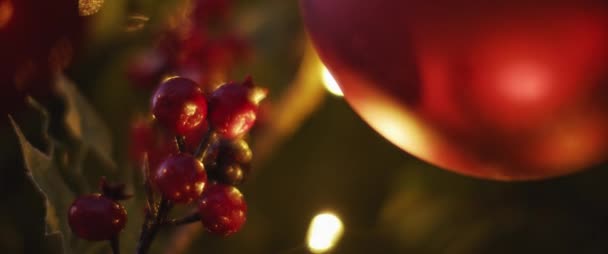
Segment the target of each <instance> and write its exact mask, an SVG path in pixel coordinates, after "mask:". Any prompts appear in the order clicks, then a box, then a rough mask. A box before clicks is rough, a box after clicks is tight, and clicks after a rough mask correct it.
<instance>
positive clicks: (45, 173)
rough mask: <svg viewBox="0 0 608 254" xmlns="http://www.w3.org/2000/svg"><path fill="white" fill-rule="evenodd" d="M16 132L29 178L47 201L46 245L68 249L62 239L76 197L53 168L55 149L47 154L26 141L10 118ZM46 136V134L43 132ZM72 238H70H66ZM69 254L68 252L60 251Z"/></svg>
mask: <svg viewBox="0 0 608 254" xmlns="http://www.w3.org/2000/svg"><path fill="white" fill-rule="evenodd" d="M9 120H10V122H11V124H12V126H13V130H14V131H15V134H16V135H17V138H18V140H19V145H20V148H21V153H22V156H23V162H24V165H25V167H26V169H27V177H28V180H30V181H31V182H32V183H33V185H34V186H36V188H37V190H38V192H40V193H41V194H42V195H43V197H44V199H45V201H46V223H47V226H48V227H47V230H46V237H45V244H47V243H54V244H52V246H55V247H56V248H62V247H61V246H68V244H67V243H68V239H67V238H68V237H63V236H62V234H63V233H64V232H69V229H68V223H67V216H65V215H64V214H65V212H66V211H67V209H68V207H69V205H70V202H71V201H72V200H73V199H74V194H73V193H72V192H71V191H70V190H69V189H68V187H67V186H66V185H65V182H64V180H63V178H62V177H61V175H60V173H59V171H58V170H57V169H56V168H55V167H54V166H53V159H52V155H53V150H54V149H53V145H52V144H50V145H49V149H48V150H49V151H48V154H46V153H44V152H42V151H40V150H39V149H38V148H36V147H34V146H33V145H32V144H31V143H30V142H29V141H28V140H27V139H26V137H25V135H24V134H23V132H22V131H21V129H20V128H19V125H18V124H17V123H16V122H15V121H14V119H13V118H12V117H11V116H9ZM43 131H44V132H46V130H43ZM67 236H69V234H68V235H67ZM57 239H62V241H61V244H56V241H57ZM59 252H60V253H66V250H60V249H59Z"/></svg>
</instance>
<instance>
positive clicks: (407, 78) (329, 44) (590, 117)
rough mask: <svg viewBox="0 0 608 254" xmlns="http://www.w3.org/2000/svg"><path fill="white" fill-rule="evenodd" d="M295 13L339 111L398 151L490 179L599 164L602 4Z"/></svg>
mask: <svg viewBox="0 0 608 254" xmlns="http://www.w3.org/2000/svg"><path fill="white" fill-rule="evenodd" d="M300 3H301V7H302V8H301V9H302V14H303V17H304V20H305V23H306V27H307V29H308V32H309V34H310V35H311V38H312V41H313V42H314V44H315V47H316V49H317V51H318V53H319V55H320V56H321V58H322V60H323V62H324V63H325V64H326V65H327V67H328V68H329V69H330V71H331V72H332V74H333V75H334V77H335V78H336V80H337V81H338V83H339V84H340V86H341V88H342V91H343V92H344V95H345V98H346V100H347V101H348V103H349V104H350V105H351V106H352V107H353V109H354V110H355V111H356V112H357V113H358V114H359V115H361V116H362V118H363V119H364V120H365V121H366V122H368V123H369V124H370V125H371V126H372V127H373V128H374V129H375V130H376V131H378V132H379V133H380V134H381V135H383V136H384V137H385V138H387V139H388V140H390V141H391V142H393V143H394V144H395V145H397V146H399V147H400V148H401V149H403V150H404V151H407V152H409V153H411V154H413V155H415V156H417V157H419V158H421V159H423V160H426V161H428V162H430V163H433V164H435V165H437V166H440V167H443V168H445V169H449V170H452V171H455V172H458V173H461V174H466V175H470V176H476V177H481V178H489V179H499V180H529V179H542V178H547V177H553V176H559V175H564V174H568V173H572V172H575V171H578V170H582V169H585V168H589V167H591V166H592V165H594V164H598V163H601V162H602V161H605V160H606V159H608V100H606V94H607V92H608V82H606V70H607V69H608V2H606V1H596V0H555V1H526V0H495V1H480V0H446V1H424V0H412V1H395V0H376V1H366V0H301V1H300Z"/></svg>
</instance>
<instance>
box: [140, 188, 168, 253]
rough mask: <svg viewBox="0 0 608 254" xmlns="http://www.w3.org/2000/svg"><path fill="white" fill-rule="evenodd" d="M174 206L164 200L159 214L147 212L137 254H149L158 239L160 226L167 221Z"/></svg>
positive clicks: (159, 208) (160, 205)
mask: <svg viewBox="0 0 608 254" xmlns="http://www.w3.org/2000/svg"><path fill="white" fill-rule="evenodd" d="M172 206H173V205H172V204H171V202H169V201H168V200H167V199H165V198H163V199H162V200H161V201H160V204H159V207H158V213H157V214H152V213H150V212H146V219H145V221H144V224H143V227H142V231H141V235H140V237H139V242H138V243H137V249H136V253H137V254H147V253H148V251H149V250H150V246H151V245H152V241H153V240H154V238H155V237H156V234H157V233H158V230H159V229H160V226H162V224H163V223H164V221H166V220H167V215H168V214H169V211H170V210H171V207H172Z"/></svg>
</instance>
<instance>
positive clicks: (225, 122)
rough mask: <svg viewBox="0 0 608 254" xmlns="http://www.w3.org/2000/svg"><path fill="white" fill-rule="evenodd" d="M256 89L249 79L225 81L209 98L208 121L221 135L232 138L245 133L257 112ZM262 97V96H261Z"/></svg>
mask: <svg viewBox="0 0 608 254" xmlns="http://www.w3.org/2000/svg"><path fill="white" fill-rule="evenodd" d="M254 93H256V89H255V88H254V87H253V84H252V83H251V80H247V81H245V83H243V84H240V83H227V84H225V85H223V86H220V87H219V88H218V89H216V90H215V91H214V92H213V93H212V94H211V96H210V98H209V110H210V112H209V121H210V124H211V126H212V127H213V129H214V130H215V131H216V132H217V133H219V134H220V135H221V136H222V137H224V138H228V139H233V138H237V137H239V136H242V135H243V134H245V133H246V132H247V131H248V130H249V129H251V127H252V126H253V124H254V123H255V119H256V115H257V113H258V104H257V103H258V101H256V99H255V94H254ZM262 97H263V96H262Z"/></svg>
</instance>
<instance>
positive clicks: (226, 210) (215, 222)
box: [198, 184, 247, 236]
mask: <svg viewBox="0 0 608 254" xmlns="http://www.w3.org/2000/svg"><path fill="white" fill-rule="evenodd" d="M198 208H199V210H198V211H199V214H200V216H201V222H202V223H203V226H204V227H205V230H207V231H208V232H210V233H213V234H216V235H220V236H229V235H232V234H234V233H236V232H238V231H239V230H240V229H241V228H242V227H243V224H245V221H246V220H247V218H246V213H247V204H246V203H245V199H244V198H243V194H241V192H240V191H239V190H238V189H237V188H235V187H232V186H230V185H224V184H211V185H209V186H207V188H206V189H205V192H204V193H203V196H202V197H201V200H200V201H199V207H198Z"/></svg>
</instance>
